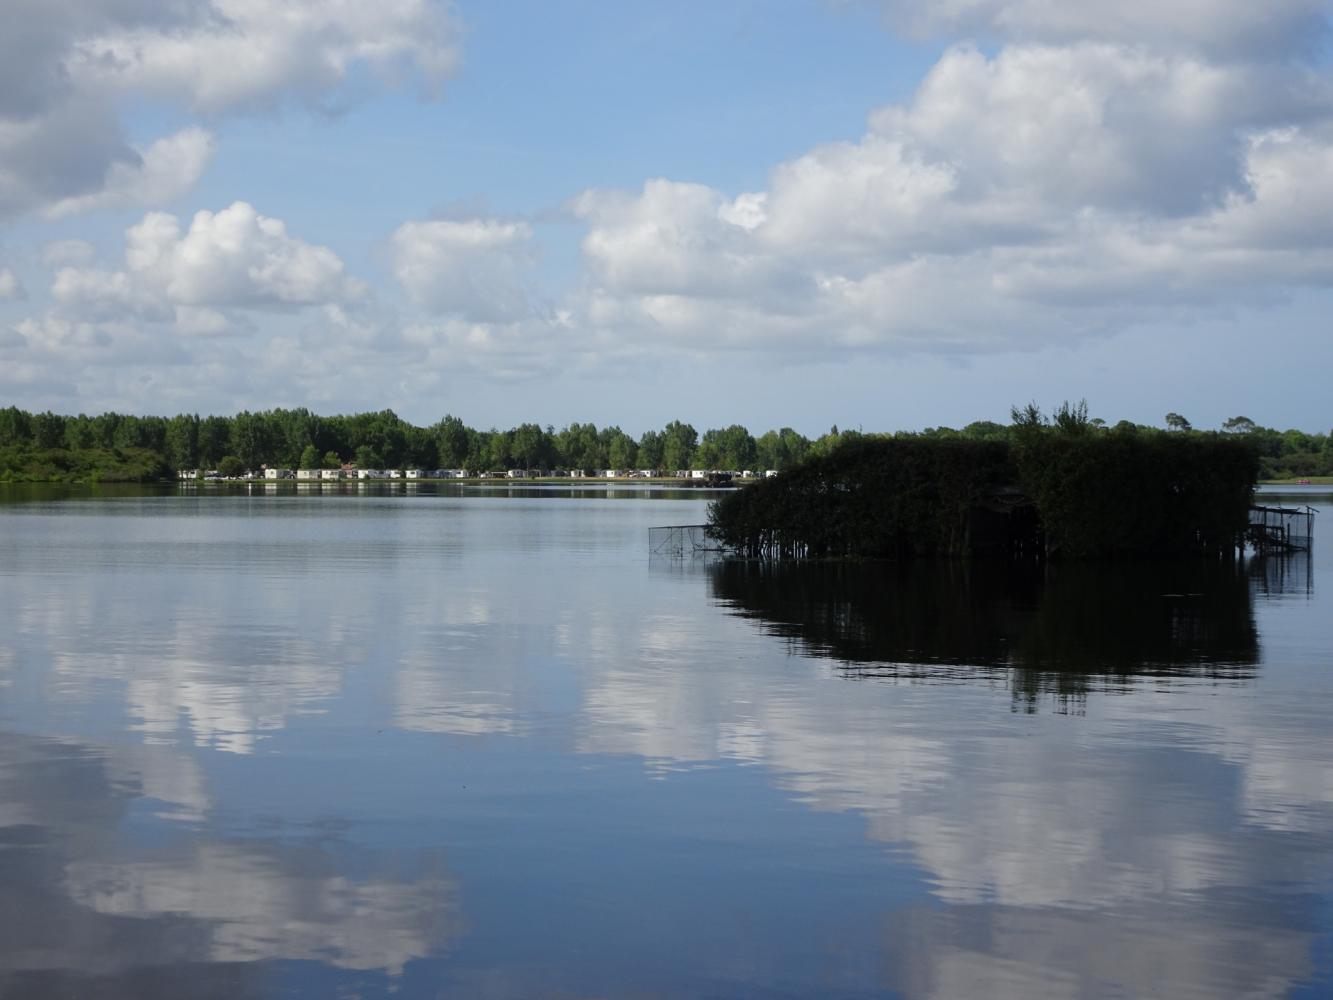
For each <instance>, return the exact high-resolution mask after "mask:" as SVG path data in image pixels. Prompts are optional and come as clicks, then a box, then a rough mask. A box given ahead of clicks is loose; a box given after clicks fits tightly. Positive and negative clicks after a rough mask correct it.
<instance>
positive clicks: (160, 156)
mask: <svg viewBox="0 0 1333 1000" xmlns="http://www.w3.org/2000/svg"><path fill="white" fill-rule="evenodd" d="M216 145H217V143H216V141H215V140H214V137H213V134H212V133H211V132H209V131H207V130H206V129H202V128H187V129H182V130H181V131H180V132H177V133H175V134H174V135H170V136H168V137H166V138H165V139H159V140H157V141H156V142H154V143H153V144H152V145H150V146H149V147H148V148H147V149H145V150H142V151H139V150H135V151H134V153H135V156H134V158H133V159H132V160H131V159H127V160H117V161H114V162H112V163H111V164H109V165H108V166H107V169H106V173H105V174H104V175H103V178H102V184H101V186H100V187H99V188H98V189H97V190H95V191H92V192H88V193H85V194H80V195H73V196H70V197H66V198H61V199H60V200H59V201H57V202H55V203H54V204H53V205H51V206H49V207H48V208H47V209H46V214H47V215H48V216H50V217H51V218H60V217H62V216H66V215H74V214H77V213H80V212H87V211H91V210H92V209H97V208H123V207H133V206H136V205H156V204H160V203H162V202H166V201H170V200H171V199H173V198H176V197H178V196H179V195H182V194H184V193H185V192H186V191H188V190H190V188H192V187H194V184H195V181H197V180H198V179H199V178H200V177H201V176H202V175H203V172H204V171H205V170H206V169H207V168H208V164H209V162H210V161H211V160H212V159H213V153H214V150H215V149H216Z"/></svg>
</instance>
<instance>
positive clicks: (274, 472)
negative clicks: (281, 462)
mask: <svg viewBox="0 0 1333 1000" xmlns="http://www.w3.org/2000/svg"><path fill="white" fill-rule="evenodd" d="M264 478H265V479H295V478H296V473H294V472H292V470H291V469H273V468H267V469H265V470H264Z"/></svg>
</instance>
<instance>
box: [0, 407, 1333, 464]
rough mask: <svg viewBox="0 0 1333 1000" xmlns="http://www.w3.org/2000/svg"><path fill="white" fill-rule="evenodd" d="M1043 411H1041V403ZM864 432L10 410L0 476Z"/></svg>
mask: <svg viewBox="0 0 1333 1000" xmlns="http://www.w3.org/2000/svg"><path fill="white" fill-rule="evenodd" d="M1034 409H1035V408H1034ZM1025 412H1026V411H1024V412H1019V413H1017V414H1016V415H1015V419H1014V420H1012V421H1011V422H1010V423H1008V424H1003V423H997V422H994V421H989V420H982V421H977V422H975V423H971V424H968V425H967V426H965V427H963V428H961V429H954V428H950V427H932V428H927V429H926V430H924V431H921V432H920V433H919V434H917V435H914V436H917V437H922V438H929V439H933V438H960V439H964V440H976V441H1009V440H1011V438H1012V436H1013V435H1014V434H1015V432H1016V430H1018V429H1020V428H1021V427H1022V426H1023V419H1030V418H1031V414H1030V413H1028V414H1026V417H1025V416H1024V413H1025ZM1050 419H1051V420H1052V421H1057V422H1058V421H1061V420H1064V421H1065V422H1066V423H1068V422H1069V421H1070V420H1076V419H1081V420H1082V421H1083V422H1084V423H1085V424H1086V426H1087V428H1088V429H1089V430H1090V431H1116V432H1119V433H1128V432H1131V431H1132V432H1134V433H1140V434H1152V433H1167V432H1164V431H1161V430H1155V429H1154V428H1151V427H1145V426H1142V425H1137V424H1131V423H1128V422H1126V421H1121V422H1120V423H1119V424H1116V425H1115V426H1114V427H1108V426H1107V425H1106V423H1105V422H1104V421H1101V420H1098V419H1095V418H1092V419H1090V418H1088V416H1087V413H1086V407H1085V408H1084V411H1083V413H1082V415H1081V417H1080V416H1079V414H1077V413H1064V414H1062V413H1061V412H1060V411H1057V412H1056V413H1055V414H1053V415H1052V417H1051V418H1050ZM1166 426H1167V428H1168V431H1169V433H1171V434H1173V435H1190V434H1196V433H1200V432H1198V431H1195V430H1194V429H1193V428H1192V427H1191V425H1190V423H1189V421H1188V420H1186V419H1185V418H1184V417H1182V416H1180V415H1179V414H1177V413H1171V414H1168V415H1167V417H1166ZM1222 430H1223V432H1224V433H1225V434H1227V435H1228V436H1231V437H1236V438H1241V439H1244V440H1246V441H1248V442H1249V443H1250V445H1251V446H1252V447H1253V449H1254V451H1255V453H1256V454H1257V455H1258V457H1259V461H1260V463H1261V475H1263V476H1264V477H1265V478H1287V477H1300V476H1322V475H1333V439H1331V438H1330V435H1328V434H1309V433H1306V432H1304V431H1298V430H1287V431H1277V430H1273V429H1270V428H1266V427H1261V426H1259V425H1258V424H1256V423H1254V422H1253V421H1252V420H1250V419H1249V418H1247V417H1233V418H1231V419H1229V420H1227V421H1226V423H1225V424H1224V425H1223V428H1222ZM881 436H882V435H866V434H863V433H861V432H860V431H856V430H841V431H840V430H839V429H838V428H837V427H836V426H835V427H833V428H832V429H830V430H829V432H828V433H827V434H823V435H820V436H818V437H815V438H809V437H806V436H805V435H803V434H800V433H798V432H797V431H795V430H793V429H792V428H790V427H783V428H781V429H780V430H770V431H766V432H765V433H763V434H761V435H759V436H758V437H756V436H754V435H753V434H751V433H750V431H749V430H747V429H746V428H745V427H744V426H742V425H740V424H732V425H730V426H728V427H720V428H712V429H707V430H705V431H703V433H702V434H700V433H699V432H698V431H696V430H695V428H694V427H693V426H692V425H690V424H688V423H683V422H681V421H679V420H673V421H671V422H670V423H668V424H667V425H666V426H665V427H663V428H661V429H660V430H649V431H645V432H644V433H643V434H642V435H640V436H639V437H638V438H637V439H636V438H635V437H633V436H632V435H630V434H628V433H626V432H625V431H623V430H621V428H620V427H618V426H615V425H612V426H608V427H601V428H599V427H597V425H595V424H592V423H586V424H582V423H572V424H569V425H568V426H566V427H563V428H561V429H560V430H556V429H555V428H554V427H553V426H551V425H549V424H548V425H546V426H545V427H543V426H541V425H539V424H535V423H524V424H519V425H518V426H516V427H512V428H510V429H509V430H499V429H495V428H492V429H489V430H479V429H476V428H473V427H469V426H468V425H466V424H465V423H464V422H463V421H462V420H461V419H459V418H458V417H455V416H446V417H444V418H443V419H441V420H439V421H438V422H436V423H434V424H432V425H430V426H428V427H418V426H416V425H414V424H411V423H408V422H407V421H406V420H403V419H402V418H401V417H399V416H398V415H397V414H395V413H394V412H393V411H392V410H381V411H379V412H376V413H357V414H352V415H347V416H320V415H318V414H314V413H311V412H310V411H309V410H306V409H290V410H288V409H274V410H263V411H258V412H250V411H244V412H241V413H238V414H236V415H234V416H204V417H201V416H198V415H197V414H179V415H177V416H174V417H155V416H135V415H132V414H120V413H103V414H100V415H97V416H86V415H84V414H79V415H77V416H61V415H59V414H56V413H51V412H45V413H29V412H26V411H24V410H20V409H18V408H17V407H14V406H10V407H7V408H4V409H0V478H9V479H34V480H40V479H53V480H54V479H80V480H88V479H97V478H102V479H107V480H111V479H124V480H146V479H156V478H162V477H164V476H168V475H171V474H172V473H173V472H174V471H175V470H179V469H197V468H207V469H218V470H219V471H222V472H224V473H228V472H238V471H246V470H258V469H259V468H260V467H262V466H265V465H267V466H278V467H282V468H327V467H336V466H338V465H341V464H343V463H355V464H356V465H357V466H359V467H361V468H389V469H401V468H423V469H436V468H463V469H469V470H472V471H487V470H491V471H503V470H507V469H514V468H524V469H588V470H595V469H609V468H615V469H631V468H633V469H653V470H658V471H664V472H667V473H674V472H675V471H677V470H679V469H736V470H744V469H753V470H759V469H778V470H784V469H789V468H792V467H794V466H795V465H797V464H799V463H800V462H802V461H804V460H806V459H808V458H818V457H820V456H823V455H828V454H829V453H830V452H832V451H833V450H834V449H835V448H836V447H838V446H839V445H841V444H846V443H849V442H854V441H857V440H860V439H862V438H865V437H881Z"/></svg>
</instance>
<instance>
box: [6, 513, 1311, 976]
mask: <svg viewBox="0 0 1333 1000" xmlns="http://www.w3.org/2000/svg"><path fill="white" fill-rule="evenodd" d="M706 500H707V495H706V494H704V493H702V492H698V491H682V492H675V493H672V492H650V491H631V490H621V491H614V490H613V491H606V490H583V491H574V490H547V491H540V490H521V489H516V490H504V489H496V490H483V489H467V490H465V489H459V488H456V487H455V488H447V487H440V488H438V489H436V488H431V487H428V486H422V487H420V488H419V489H417V490H416V491H415V492H411V493H409V492H407V489H406V488H405V487H399V489H398V492H392V488H389V487H386V488H385V489H384V490H383V491H381V492H366V491H364V490H362V491H361V492H357V491H356V490H355V489H352V490H349V491H347V492H337V491H333V492H327V493H320V492H315V493H309V492H302V493H300V494H298V493H297V491H296V490H295V489H294V488H284V489H283V490H282V491H281V492H265V491H264V488H263V487H262V486H261V487H256V488H255V489H254V490H253V492H247V491H245V490H244V489H238V490H233V491H230V492H227V491H222V492H205V491H200V492H197V493H196V492H194V491H193V490H191V491H188V492H187V491H184V490H181V491H177V490H175V489H171V490H163V491H156V492H154V491H144V490H120V491H117V490H112V489H110V488H107V489H104V490H102V491H100V492H91V491H88V490H82V491H80V490H63V491H61V490H55V489H34V488H27V489H24V488H19V487H0V996H4V997H7V998H8V997H13V998H25V1000H27V998H44V997H96V998H113V997H133V998H163V1000H166V998H172V1000H176V998H183V997H191V998H192V997H217V998H224V997H225V998H251V997H256V998H258V997H263V998H268V997H320V998H323V997H379V996H388V995H393V996H395V997H405V998H416V997H430V998H435V997H444V996H448V997H453V996H458V997H488V998H489V997H495V998H505V997H608V998H610V997H615V998H621V997H627V998H648V997H677V996H684V997H719V998H722V997H726V998H730V997H769V996H777V997H808V996H820V997H897V996H902V997H941V998H970V997H1001V998H1007V997H1012V998H1042V997H1141V996H1155V997H1170V998H1188V997H1328V996H1330V995H1333V549H1331V548H1330V543H1331V542H1333V498H1330V496H1329V495H1328V494H1327V493H1318V492H1310V493H1307V494H1305V495H1303V496H1301V497H1300V500H1301V502H1308V503H1311V504H1313V505H1314V506H1316V507H1317V508H1318V509H1319V510H1320V514H1319V516H1318V517H1317V518H1316V528H1315V536H1316V538H1315V541H1316V549H1315V551H1314V553H1313V555H1312V556H1310V555H1298V556H1293V557H1288V558H1285V559H1270V560H1268V561H1266V562H1261V561H1258V560H1247V561H1246V562H1245V563H1244V564H1243V565H1242V566H1240V567H1239V568H1233V569H1228V568H1224V567H1222V566H1220V565H1219V566H1207V567H1205V566H1198V565H1193V566H1186V567H1179V566H1169V565H1168V566H1162V565H1154V566H1147V567H1136V568H1133V569H1126V568H1124V567H1088V566H1068V565H1065V566H1056V567H1052V568H1051V569H1050V570H1048V571H1046V572H1044V573H1041V572H1032V571H1027V572H1020V571H1018V570H1015V569H1012V568H1010V567H1007V566H996V565H990V564H981V565H975V566H968V565H966V564H962V563H946V564H909V565H903V566H867V565H861V566H843V567H834V566H795V565H786V566H762V565H758V564H746V563H727V562H722V561H718V560H715V559H708V558H685V559H670V558H666V559H663V558H652V557H650V554H649V547H648V538H647V529H648V528H649V527H650V526H654V525H662V524H690V523H697V522H701V521H703V520H704V518H705V506H706Z"/></svg>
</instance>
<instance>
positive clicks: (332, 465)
mask: <svg viewBox="0 0 1333 1000" xmlns="http://www.w3.org/2000/svg"><path fill="white" fill-rule="evenodd" d="M321 464H322V465H323V467H324V468H326V469H339V468H341V467H342V464H343V460H342V459H341V458H339V457H338V453H337V452H334V451H326V452H325V453H324V458H323V459H322V461H321Z"/></svg>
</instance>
